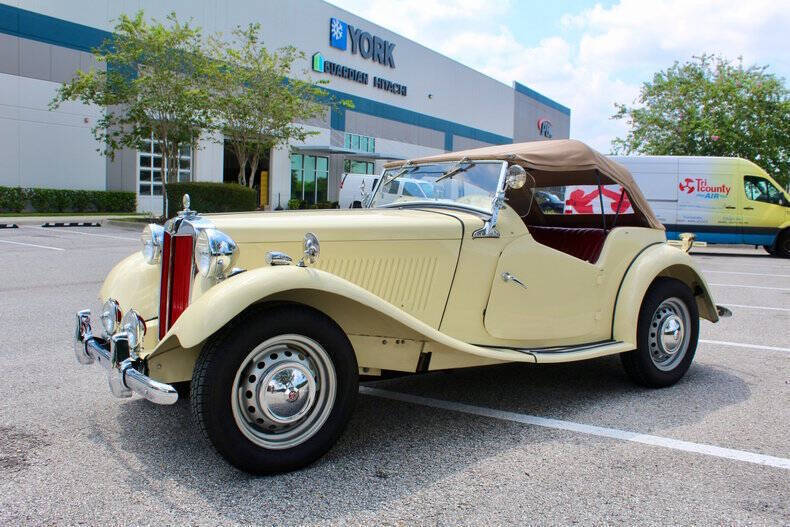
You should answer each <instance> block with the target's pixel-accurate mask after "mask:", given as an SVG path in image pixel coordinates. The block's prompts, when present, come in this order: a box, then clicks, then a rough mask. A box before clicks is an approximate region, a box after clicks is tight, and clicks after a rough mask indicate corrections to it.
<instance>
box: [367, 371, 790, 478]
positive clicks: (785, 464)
mask: <svg viewBox="0 0 790 527" xmlns="http://www.w3.org/2000/svg"><path fill="white" fill-rule="evenodd" d="M359 393H362V394H365V395H372V396H374V397H382V398H384V399H392V400H394V401H401V402H404V403H412V404H419V405H422V406H429V407H431V408H439V409H442V410H450V411H453V412H462V413H465V414H472V415H479V416H483V417H491V418H494V419H501V420H503V421H512V422H515V423H523V424H527V425H535V426H541V427H544V428H553V429H555V430H567V431H569V432H577V433H580V434H588V435H594V436H599V437H608V438H610V439H619V440H621V441H631V442H633V443H641V444H644V445H651V446H658V447H663V448H671V449H673V450H681V451H684V452H694V453H696V454H704V455H707V456H714V457H719V458H724V459H733V460H736V461H745V462H747V463H755V464H758V465H767V466H769V467H776V468H783V469H787V470H790V459H787V458H783V457H775V456H768V455H765V454H758V453H756V452H748V451H745V450H735V449H732V448H723V447H719V446H715V445H707V444H704V443H692V442H690V441H680V440H679V439H672V438H669V437H661V436H654V435H649V434H639V433H637V432H629V431H627V430H619V429H617V428H605V427H602V426H592V425H585V424H582V423H575V422H573V421H561V420H559V419H550V418H547V417H538V416H536V415H527V414H519V413H515V412H505V411H502V410H493V409H491V408H485V407H482V406H472V405H469V404H463V403H456V402H453V401H442V400H440V399H432V398H429V397H420V396H418V395H409V394H405V393H399V392H392V391H389V390H382V389H380V388H371V387H369V386H360V387H359Z"/></svg>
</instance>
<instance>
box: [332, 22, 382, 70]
mask: <svg viewBox="0 0 790 527" xmlns="http://www.w3.org/2000/svg"><path fill="white" fill-rule="evenodd" d="M349 40H350V41H351V54H352V55H356V54H357V53H359V56H360V57H362V58H363V59H368V60H373V61H376V62H378V63H379V64H384V65H385V66H389V67H390V68H394V67H395V57H394V55H393V50H394V49H395V43H394V42H390V41H388V40H384V39H383V38H379V37H377V36H374V35H371V34H370V33H368V32H367V31H362V30H361V29H359V28H355V27H354V26H349V25H348V24H346V23H345V22H343V21H342V20H340V19H339V18H330V19H329V45H330V46H332V47H333V48H337V49H342V50H344V51H345V50H346V49H348V41H349Z"/></svg>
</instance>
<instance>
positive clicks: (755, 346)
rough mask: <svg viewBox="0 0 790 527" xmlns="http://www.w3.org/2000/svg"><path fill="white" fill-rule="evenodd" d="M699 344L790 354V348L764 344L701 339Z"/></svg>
mask: <svg viewBox="0 0 790 527" xmlns="http://www.w3.org/2000/svg"><path fill="white" fill-rule="evenodd" d="M698 342H701V343H703V344H718V345H719V346H732V347H734V348H751V349H757V350H769V351H783V352H785V353H790V348H779V347H777V346H763V345H762V344H745V343H743V342H729V341H726V340H705V339H699V341H698Z"/></svg>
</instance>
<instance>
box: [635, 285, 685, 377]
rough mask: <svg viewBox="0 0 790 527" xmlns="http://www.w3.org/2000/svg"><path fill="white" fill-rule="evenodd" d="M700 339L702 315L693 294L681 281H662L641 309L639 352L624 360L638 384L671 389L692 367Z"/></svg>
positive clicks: (649, 293)
mask: <svg viewBox="0 0 790 527" xmlns="http://www.w3.org/2000/svg"><path fill="white" fill-rule="evenodd" d="M698 337H699V313H698V311H697V303H696V301H695V300H694V295H693V294H692V292H691V290H690V289H689V288H688V286H686V284H684V283H683V282H680V281H679V280H674V279H671V278H659V279H658V280H656V281H655V282H654V283H653V285H651V286H650V288H649V289H648V290H647V293H646V294H645V298H644V299H643V300H642V306H641V308H640V309H639V319H638V326H637V332H636V339H637V349H635V350H634V351H629V352H626V353H622V354H621V355H620V359H621V361H622V363H623V367H624V368H625V371H626V373H628V375H629V376H630V377H631V379H633V380H634V382H636V383H637V384H641V385H642V386H646V387H649V388H663V387H665V386H671V385H673V384H675V383H676V382H678V381H679V380H680V379H681V378H682V377H683V375H685V374H686V371H688V369H689V366H691V361H692V360H693V359H694V353H695V352H696V350H697V339H698Z"/></svg>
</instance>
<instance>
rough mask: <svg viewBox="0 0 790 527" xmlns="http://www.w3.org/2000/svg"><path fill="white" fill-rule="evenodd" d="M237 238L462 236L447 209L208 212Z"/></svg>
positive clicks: (250, 240)
mask: <svg viewBox="0 0 790 527" xmlns="http://www.w3.org/2000/svg"><path fill="white" fill-rule="evenodd" d="M205 218H206V219H207V220H209V221H210V222H211V223H212V224H213V225H214V227H215V228H216V229H219V230H221V231H223V232H225V233H226V234H228V235H229V236H230V237H231V238H233V239H234V240H235V241H236V243H258V242H290V241H301V240H302V238H303V237H304V235H305V233H306V232H313V233H315V234H316V235H317V236H318V238H319V240H321V241H322V242H324V241H364V240H459V239H461V237H462V234H463V228H462V226H461V222H460V221H459V220H458V219H457V218H455V217H453V216H451V215H448V214H443V213H440V212H432V211H425V210H415V209H409V210H402V209H332V210H304V211H276V212H249V213H227V214H207V215H205Z"/></svg>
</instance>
